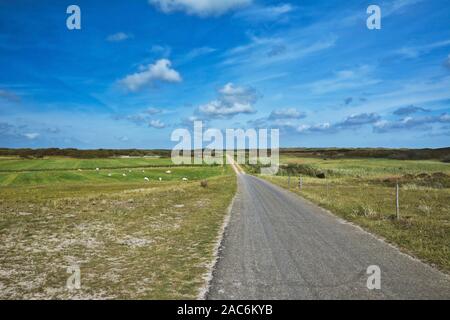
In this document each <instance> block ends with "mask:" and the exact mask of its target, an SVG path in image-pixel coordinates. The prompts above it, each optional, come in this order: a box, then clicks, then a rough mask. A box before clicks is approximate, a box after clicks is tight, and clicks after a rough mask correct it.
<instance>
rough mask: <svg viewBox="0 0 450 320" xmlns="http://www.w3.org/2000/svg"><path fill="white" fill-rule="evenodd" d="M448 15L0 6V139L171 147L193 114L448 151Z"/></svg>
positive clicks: (178, 3)
mask: <svg viewBox="0 0 450 320" xmlns="http://www.w3.org/2000/svg"><path fill="white" fill-rule="evenodd" d="M71 4H77V5H78V6H79V7H80V8H81V30H68V29H67V27H66V19H67V17H68V16H69V15H68V14H67V13H66V9H67V7H68V6H69V5H71ZM370 4H377V5H379V6H380V7H381V10H382V28H381V30H369V29H368V28H367V26H366V19H367V17H368V14H367V12H366V10H367V7H368V6H369V5H370ZM449 22H450V2H449V1H444V0H426V1H425V0H384V1H382V0H375V1H373V0H371V1H359V0H354V1H351V0H349V1H337V0H336V1H330V0H297V1H268V0H267V1H266V0H135V1H117V0H110V1H108V3H107V4H106V2H105V1H93V0H89V1H88V0H76V1H45V0H41V1H31V0H30V1H25V0H17V1H3V0H0V147H77V148H171V147H173V146H174V145H175V142H171V141H170V135H171V132H172V131H173V130H174V129H176V128H190V127H192V121H193V120H203V121H204V122H205V124H207V126H208V127H214V128H219V129H225V128H279V129H280V132H281V136H280V144H281V146H284V147H287V146H304V147H332V146H346V147H447V146H449V143H448V141H449V136H450V28H449Z"/></svg>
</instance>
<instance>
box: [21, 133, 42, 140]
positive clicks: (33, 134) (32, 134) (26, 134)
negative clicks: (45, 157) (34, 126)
mask: <svg viewBox="0 0 450 320" xmlns="http://www.w3.org/2000/svg"><path fill="white" fill-rule="evenodd" d="M23 135H24V136H25V137H26V138H27V139H30V140H34V139H36V138H38V137H39V136H40V134H39V133H36V132H33V133H24V134H23Z"/></svg>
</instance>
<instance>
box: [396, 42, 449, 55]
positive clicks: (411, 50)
mask: <svg viewBox="0 0 450 320" xmlns="http://www.w3.org/2000/svg"><path fill="white" fill-rule="evenodd" d="M447 46H450V40H443V41H438V42H433V43H429V44H426V45H422V46H415V47H402V48H400V49H398V50H396V51H394V53H395V54H398V55H401V56H403V57H405V58H417V57H419V56H421V55H424V54H427V53H429V52H431V51H433V50H435V49H439V48H443V47H447Z"/></svg>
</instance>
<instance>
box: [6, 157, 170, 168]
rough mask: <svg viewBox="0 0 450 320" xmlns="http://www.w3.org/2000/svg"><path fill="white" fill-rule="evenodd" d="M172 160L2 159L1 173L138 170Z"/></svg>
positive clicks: (166, 164) (161, 164)
mask: <svg viewBox="0 0 450 320" xmlns="http://www.w3.org/2000/svg"><path fill="white" fill-rule="evenodd" d="M171 164H172V161H171V159H170V158H104V159H103V158H102V159H75V158H64V157H46V158H43V159H21V158H18V157H17V158H14V157H0V172H5V171H44V170H50V171H52V170H74V169H86V170H95V169H96V168H100V169H110V168H113V169H114V168H116V169H117V168H137V167H156V166H168V165H171Z"/></svg>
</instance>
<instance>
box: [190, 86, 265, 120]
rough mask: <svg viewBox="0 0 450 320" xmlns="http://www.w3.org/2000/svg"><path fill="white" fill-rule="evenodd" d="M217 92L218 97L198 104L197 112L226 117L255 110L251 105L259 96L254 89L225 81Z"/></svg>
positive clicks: (212, 116) (213, 116)
mask: <svg viewBox="0 0 450 320" xmlns="http://www.w3.org/2000/svg"><path fill="white" fill-rule="evenodd" d="M218 92H219V97H218V99H216V100H213V101H210V102H208V103H207V104H204V105H201V106H199V107H198V112H200V113H202V114H204V115H206V116H208V117H211V118H227V117H233V116H235V115H237V114H240V113H244V114H248V113H254V112H256V110H255V109H254V108H253V105H254V104H255V103H256V101H257V100H258V99H259V96H258V94H257V92H256V91H255V90H254V89H252V88H248V87H241V86H235V85H234V84H233V83H227V84H226V85H225V86H223V87H222V88H220V89H219V90H218Z"/></svg>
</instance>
